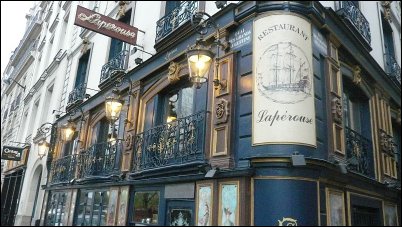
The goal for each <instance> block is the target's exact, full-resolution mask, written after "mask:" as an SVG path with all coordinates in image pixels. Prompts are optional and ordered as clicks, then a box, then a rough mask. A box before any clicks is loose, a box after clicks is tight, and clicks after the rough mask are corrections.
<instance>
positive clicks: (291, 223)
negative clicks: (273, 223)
mask: <svg viewBox="0 0 402 227" xmlns="http://www.w3.org/2000/svg"><path fill="white" fill-rule="evenodd" d="M278 226H297V220H296V219H293V218H285V217H283V218H282V221H281V220H278Z"/></svg>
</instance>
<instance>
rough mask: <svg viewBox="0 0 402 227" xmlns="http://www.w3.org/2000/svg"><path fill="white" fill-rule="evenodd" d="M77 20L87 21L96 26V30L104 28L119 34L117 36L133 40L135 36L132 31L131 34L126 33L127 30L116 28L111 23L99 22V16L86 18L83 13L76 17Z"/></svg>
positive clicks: (93, 15)
mask: <svg viewBox="0 0 402 227" xmlns="http://www.w3.org/2000/svg"><path fill="white" fill-rule="evenodd" d="M78 18H79V19H80V20H82V21H88V22H89V23H91V24H95V25H96V26H98V29H101V28H105V29H107V30H111V31H114V32H116V33H119V34H121V35H124V36H127V37H131V38H135V35H136V33H135V32H134V31H133V32H131V31H128V30H126V29H124V28H121V27H119V26H116V25H115V24H113V23H109V22H106V21H104V20H101V19H100V18H101V15H100V14H92V15H89V16H87V15H86V14H84V13H80V14H79V15H78Z"/></svg>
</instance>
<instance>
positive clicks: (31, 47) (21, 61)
mask: <svg viewBox="0 0 402 227" xmlns="http://www.w3.org/2000/svg"><path fill="white" fill-rule="evenodd" d="M37 45H38V41H37V40H36V41H35V42H32V43H31V44H30V45H29V47H28V48H27V50H26V51H25V53H24V55H23V56H22V57H21V58H20V59H19V61H18V63H17V65H15V66H14V70H13V72H12V74H11V75H10V78H13V79H15V78H16V77H17V75H18V74H19V73H20V72H21V70H22V69H23V68H24V66H25V65H26V63H27V62H28V60H29V59H30V58H31V57H32V59H33V55H32V51H34V50H35V48H36V46H37Z"/></svg>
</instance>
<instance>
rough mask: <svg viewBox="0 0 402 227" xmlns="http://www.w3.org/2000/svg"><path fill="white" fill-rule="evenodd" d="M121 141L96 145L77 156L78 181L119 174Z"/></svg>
mask: <svg viewBox="0 0 402 227" xmlns="http://www.w3.org/2000/svg"><path fill="white" fill-rule="evenodd" d="M121 145H122V143H121V141H118V142H116V143H114V144H112V143H97V144H94V145H92V146H91V147H89V148H88V149H87V150H85V151H84V152H81V153H80V154H79V155H78V156H77V162H78V163H77V166H78V167H77V168H78V170H77V175H78V178H79V179H82V178H88V177H108V176H111V175H115V174H118V173H119V172H120V159H121V156H120V151H121V150H122V149H121Z"/></svg>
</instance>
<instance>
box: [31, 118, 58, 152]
mask: <svg viewBox="0 0 402 227" xmlns="http://www.w3.org/2000/svg"><path fill="white" fill-rule="evenodd" d="M53 133H55V131H54V124H52V123H49V122H46V123H44V124H42V125H41V126H40V127H39V128H38V132H37V135H36V136H35V137H36V138H41V139H40V141H39V142H38V156H39V159H41V160H42V158H43V157H45V156H46V154H47V153H48V152H49V149H50V147H51V144H49V143H48V142H47V141H46V138H47V137H48V136H49V135H50V134H53ZM51 141H52V139H51Z"/></svg>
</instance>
